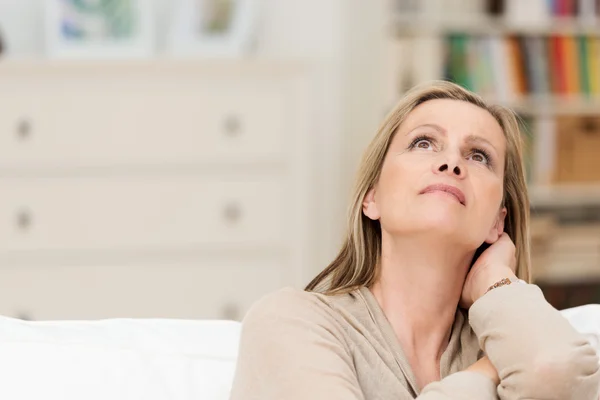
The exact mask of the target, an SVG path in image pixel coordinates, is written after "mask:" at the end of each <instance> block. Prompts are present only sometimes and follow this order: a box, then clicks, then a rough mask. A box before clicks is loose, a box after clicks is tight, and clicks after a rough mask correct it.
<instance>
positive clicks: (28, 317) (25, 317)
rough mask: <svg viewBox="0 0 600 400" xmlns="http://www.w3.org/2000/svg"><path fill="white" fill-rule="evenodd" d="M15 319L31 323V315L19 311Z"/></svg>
mask: <svg viewBox="0 0 600 400" xmlns="http://www.w3.org/2000/svg"><path fill="white" fill-rule="evenodd" d="M15 317H16V318H17V319H20V320H23V321H33V317H32V316H31V313H29V312H27V311H19V312H18V313H17V315H16V316H15Z"/></svg>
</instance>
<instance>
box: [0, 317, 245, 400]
mask: <svg viewBox="0 0 600 400" xmlns="http://www.w3.org/2000/svg"><path fill="white" fill-rule="evenodd" d="M239 334H240V324H239V323H237V322H232V321H182V320H132V319H116V320H104V321H56V322H27V321H21V320H16V319H11V318H4V317H0V377H1V378H0V382H1V383H0V399H11V400H34V399H35V400H38V399H44V400H81V399H86V400H96V399H98V400H100V399H102V400H109V399H110V400H121V399H123V400H125V399H127V400H134V399H139V400H154V399H156V400H158V399H160V400H164V399H172V400H192V399H193V400H199V399H202V400H226V399H227V398H228V396H229V391H230V387H231V381H232V379H233V373H234V370H235V359H236V355H237V348H238V340H239Z"/></svg>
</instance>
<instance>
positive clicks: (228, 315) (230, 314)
mask: <svg viewBox="0 0 600 400" xmlns="http://www.w3.org/2000/svg"><path fill="white" fill-rule="evenodd" d="M221 318H223V319H226V320H230V321H238V320H239V318H240V308H239V307H238V306H237V305H235V304H225V306H224V307H223V309H222V310H221Z"/></svg>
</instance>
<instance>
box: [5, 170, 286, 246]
mask: <svg viewBox="0 0 600 400" xmlns="http://www.w3.org/2000/svg"><path fill="white" fill-rule="evenodd" d="M285 193H286V187H285V184H284V182H282V178H280V177H278V176H252V175H249V176H237V177H230V178H225V177H208V176H204V177H199V176H177V177H172V176H164V177H132V178H125V177H121V178H114V177H112V178H101V177H96V178H61V179H59V178H55V179H33V178H31V179H20V180H19V179H14V180H13V179H6V178H5V179H0V199H2V201H1V202H0V253H1V252H10V251H28V250H66V249H81V250H87V249H136V248H169V247H181V246H184V247H185V246H187V247H194V246H196V247H200V248H204V247H206V248H211V249H213V248H216V249H219V248H222V249H230V248H238V247H243V248H252V247H256V246H258V247H264V246H272V245H279V244H281V243H283V240H284V238H285V233H286V232H285V227H286V221H285V220H286V218H285V217H286V212H285V211H286V210H285V207H284V205H285V204H286V198H285ZM203 246H204V247H203Z"/></svg>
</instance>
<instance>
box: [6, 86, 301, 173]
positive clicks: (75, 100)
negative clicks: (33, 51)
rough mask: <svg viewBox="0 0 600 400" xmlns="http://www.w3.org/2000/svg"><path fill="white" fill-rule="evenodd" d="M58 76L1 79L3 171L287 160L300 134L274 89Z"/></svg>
mask: <svg viewBox="0 0 600 400" xmlns="http://www.w3.org/2000/svg"><path fill="white" fill-rule="evenodd" d="M55 79H56V81H52V82H45V81H43V80H42V81H40V82H36V81H35V80H34V82H33V83H32V82H21V84H20V85H19V84H16V83H14V82H13V83H12V84H10V85H9V84H7V83H6V82H4V80H2V79H0V110H2V113H0V167H26V168H36V167H37V168H46V167H56V166H59V167H77V166H89V165H92V166H96V165H101V166H104V165H131V164H165V163H167V164H168V163H171V164H176V165H180V164H190V163H206V162H208V163H213V162H228V163H229V162H234V163H244V162H253V161H265V160H267V161H281V160H283V159H284V157H283V155H284V153H285V151H284V144H285V143H288V142H289V140H286V139H287V138H286V137H287V134H288V133H289V132H290V131H291V130H292V129H293V128H290V126H291V125H292V124H293V121H290V118H288V117H287V116H286V97H285V96H284V92H283V90H282V89H280V88H279V87H277V85H274V84H270V85H269V84H265V85H264V86H263V87H260V86H251V85H248V84H243V83H236V82H235V81H232V82H219V81H216V82H206V79H204V80H203V79H197V80H196V81H194V80H191V81H189V80H185V79H181V80H176V79H175V78H172V79H171V80H168V79H163V81H160V80H158V81H156V82H153V80H152V77H151V76H149V77H148V79H147V81H144V82H145V83H144V84H141V83H139V82H138V83H136V82H137V81H136V80H134V79H132V81H131V82H129V81H128V80H126V79H123V78H119V77H118V76H117V77H112V78H111V79H108V80H106V79H105V80H101V79H98V80H93V79H92V78H89V79H87V80H86V79H81V80H76V79H74V80H73V81H72V80H69V79H66V78H62V79H61V77H55ZM17 83H18V82H17ZM34 83H35V84H34ZM288 109H289V107H288Z"/></svg>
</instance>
